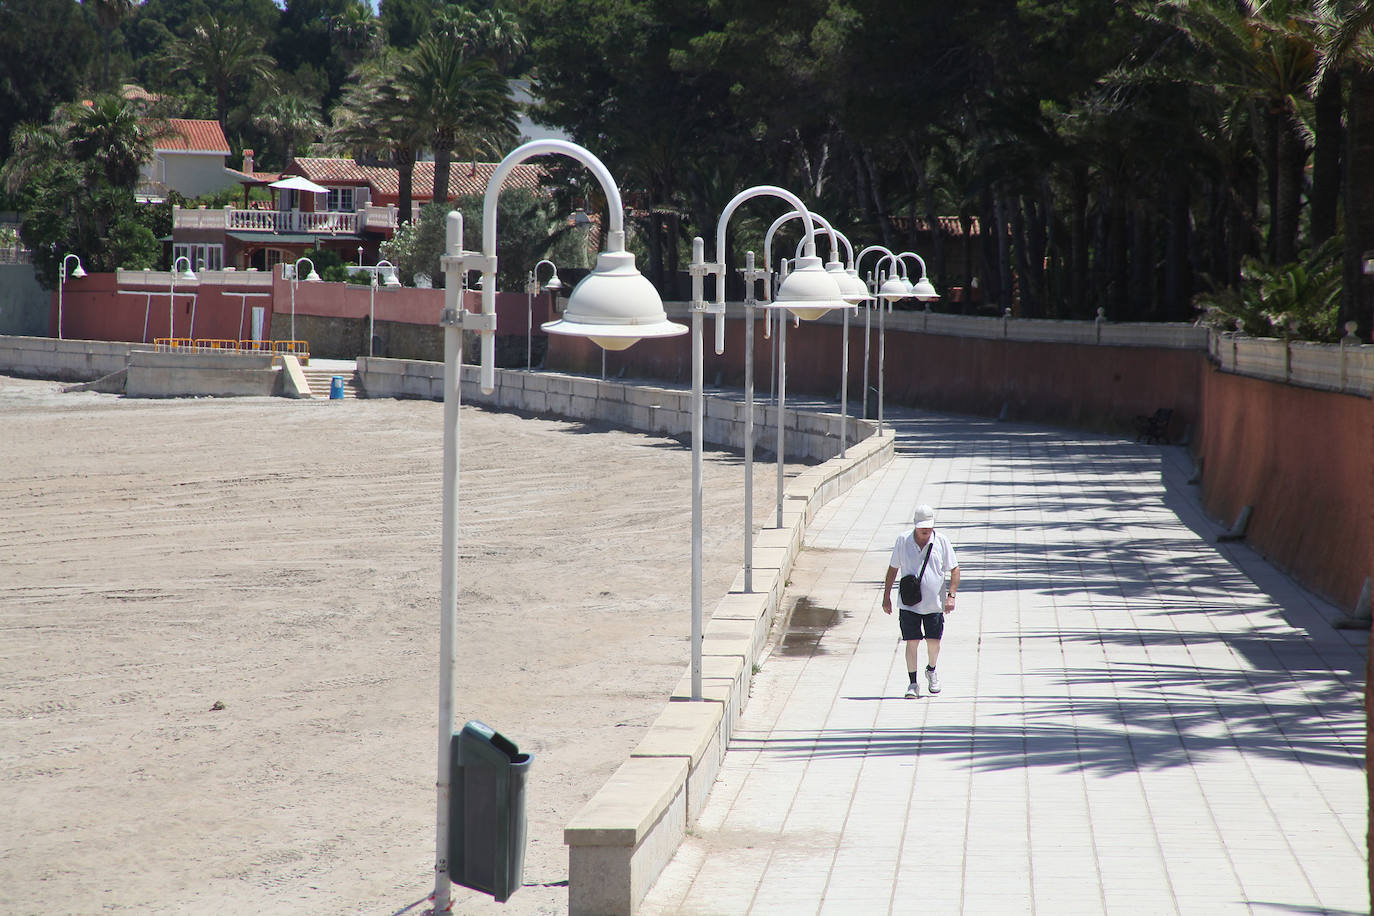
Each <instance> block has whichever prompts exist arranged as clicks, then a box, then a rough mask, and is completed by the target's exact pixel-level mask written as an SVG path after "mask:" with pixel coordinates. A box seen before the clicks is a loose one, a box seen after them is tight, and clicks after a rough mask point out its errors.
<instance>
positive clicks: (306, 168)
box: [169, 150, 543, 270]
mask: <svg viewBox="0 0 1374 916" xmlns="http://www.w3.org/2000/svg"><path fill="white" fill-rule="evenodd" d="M253 165H254V163H253V151H252V150H244V163H243V168H242V169H239V170H233V169H231V170H228V171H229V172H230V173H231V174H232V175H233V177H234V178H235V179H236V180H237V181H238V182H239V183H240V184H242V185H243V187H244V201H243V206H242V207H239V206H234V205H230V206H226V207H224V208H222V209H214V210H210V209H204V208H200V209H194V210H192V209H183V208H180V207H174V208H173V209H172V236H171V238H170V240H169V241H171V243H172V256H173V258H176V257H180V256H182V255H185V256H187V257H188V258H190V260H191V263H192V264H193V265H195V266H196V269H200V267H201V266H205V267H208V268H210V269H212V270H216V269H221V268H225V267H232V268H236V269H239V270H248V269H257V270H270V269H271V268H272V267H273V265H275V264H278V263H283V262H287V263H290V262H294V261H295V260H296V258H298V257H300V256H301V255H303V254H304V253H305V252H306V251H309V250H311V249H313V248H315V247H316V246H318V247H320V248H327V249H331V250H334V251H336V252H338V254H339V256H340V257H341V258H342V259H343V260H344V261H345V262H351V261H354V260H356V259H358V258H359V257H361V258H363V259H364V260H366V261H369V262H375V261H376V259H377V257H378V254H377V252H378V246H379V245H380V244H381V243H382V242H383V241H386V240H387V239H389V238H391V237H392V235H394V234H395V232H396V227H397V226H398V225H399V224H400V223H401V222H405V221H406V220H407V219H412V218H414V217H415V216H418V215H419V210H420V207H421V206H422V205H424V204H427V203H429V202H430V201H431V200H432V199H433V197H434V163H433V162H417V163H415V171H414V174H413V178H412V190H411V199H412V211H411V213H410V214H409V216H408V217H407V216H402V214H401V213H400V211H399V210H398V209H397V205H398V203H399V196H400V176H399V174H398V172H397V171H396V170H395V169H392V168H386V167H382V166H372V165H362V164H360V163H358V162H356V161H355V160H353V159H345V158H324V157H310V156H307V157H297V158H296V159H294V160H292V162H291V164H290V165H289V166H287V168H286V170H285V171H284V172H282V173H280V174H278V173H272V172H258V171H255V170H254V168H253ZM496 166H497V164H496V163H491V162H474V163H461V162H456V163H454V164H453V166H452V168H451V170H450V172H449V199H450V200H453V199H455V198H457V197H460V196H463V195H467V194H481V193H484V192H485V191H486V187H487V182H488V181H489V180H490V179H491V175H492V173H493V172H494V171H495V170H496ZM542 174H543V171H542V169H540V168H539V167H538V166H536V165H529V164H526V163H522V164H520V165H517V166H515V167H514V168H513V169H512V170H511V172H510V174H509V175H508V176H507V178H506V181H505V184H504V185H503V187H507V188H510V187H525V188H537V187H538V186H539V180H540V177H541V175H542ZM292 179H294V180H292ZM284 183H289V184H292V185H295V187H276V186H277V185H282V184H284ZM252 187H265V188H266V189H267V190H268V191H269V192H270V194H271V198H272V199H271V200H270V201H250V200H249V194H248V190H249V189H250V188H252ZM315 189H318V190H315ZM359 249H362V253H361V254H359Z"/></svg>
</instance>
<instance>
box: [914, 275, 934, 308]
mask: <svg viewBox="0 0 1374 916" xmlns="http://www.w3.org/2000/svg"><path fill="white" fill-rule="evenodd" d="M911 294H912V295H913V296H915V297H916V298H917V299H920V300H921V301H922V302H934V301H935V300H936V299H939V298H940V294H939V293H937V292H936V291H935V284H933V283H931V282H930V281H929V280H927V279H926V278H925V277H922V278H921V279H919V280H917V281H916V282H915V284H913V285H912V289H911Z"/></svg>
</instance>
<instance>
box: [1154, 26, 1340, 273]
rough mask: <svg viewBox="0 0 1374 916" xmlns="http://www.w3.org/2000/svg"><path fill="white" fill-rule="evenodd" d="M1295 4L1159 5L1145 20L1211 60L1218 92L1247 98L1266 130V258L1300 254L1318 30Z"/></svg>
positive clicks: (1276, 259)
mask: <svg viewBox="0 0 1374 916" xmlns="http://www.w3.org/2000/svg"><path fill="white" fill-rule="evenodd" d="M1303 13H1304V7H1302V6H1301V5H1300V4H1299V3H1297V2H1295V0H1241V2H1240V3H1239V4H1237V3H1235V2H1234V0H1207V2H1197V0H1164V2H1162V3H1158V4H1156V5H1155V7H1154V11H1153V12H1147V13H1145V14H1144V15H1145V16H1146V18H1149V19H1154V20H1155V21H1161V22H1168V23H1170V24H1172V25H1174V26H1175V27H1176V28H1177V29H1178V30H1179V32H1180V33H1181V34H1182V35H1183V36H1184V37H1185V38H1186V39H1187V40H1188V41H1189V42H1190V43H1191V44H1193V45H1194V46H1195V47H1196V48H1198V49H1199V50H1200V51H1202V52H1203V53H1205V54H1207V55H1209V56H1210V58H1211V60H1212V61H1213V62H1214V65H1215V70H1214V76H1215V84H1214V85H1215V87H1216V88H1217V89H1218V90H1219V91H1220V92H1222V93H1224V94H1227V95H1230V96H1233V97H1236V98H1241V99H1246V100H1249V101H1251V102H1253V103H1255V104H1256V105H1257V106H1259V111H1258V113H1259V114H1260V115H1261V116H1262V117H1263V118H1264V119H1265V121H1266V122H1267V126H1268V134H1269V137H1270V138H1271V139H1270V140H1269V141H1268V144H1269V149H1268V150H1267V155H1266V156H1265V157H1264V158H1265V160H1266V162H1267V163H1268V166H1269V170H1270V183H1269V184H1270V230H1269V257H1270V259H1271V260H1272V261H1273V262H1275V263H1280V264H1282V263H1287V262H1289V261H1292V260H1293V259H1294V258H1295V257H1296V256H1297V247H1298V246H1297V240H1298V225H1299V215H1300V214H1299V211H1300V206H1301V200H1302V176H1303V169H1304V167H1305V165H1306V162H1307V157H1308V153H1309V149H1308V142H1307V136H1308V135H1309V134H1310V130H1309V129H1308V127H1307V125H1306V117H1307V111H1308V103H1309V96H1308V85H1309V83H1310V82H1311V80H1312V77H1313V75H1314V73H1315V72H1316V67H1317V44H1318V41H1319V36H1318V33H1317V30H1316V28H1315V27H1314V26H1313V25H1312V23H1311V22H1310V21H1308V20H1307V18H1305V17H1304V16H1303V15H1302V14H1303Z"/></svg>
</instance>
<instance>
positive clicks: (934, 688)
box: [926, 669, 940, 694]
mask: <svg viewBox="0 0 1374 916" xmlns="http://www.w3.org/2000/svg"><path fill="white" fill-rule="evenodd" d="M926 686H927V687H929V688H930V692H931V693H933V694H934V693H939V692H940V675H939V673H938V672H935V671H930V670H928V669H927V671H926Z"/></svg>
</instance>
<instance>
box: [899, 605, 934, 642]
mask: <svg viewBox="0 0 1374 916" xmlns="http://www.w3.org/2000/svg"><path fill="white" fill-rule="evenodd" d="M897 622H898V623H899V624H901V627H902V639H939V638H940V637H941V636H943V635H944V634H945V615H944V614H938V613H937V614H918V613H916V612H915V611H908V610H901V611H898V612H897ZM923 630H924V633H923V632H922V631H923Z"/></svg>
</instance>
